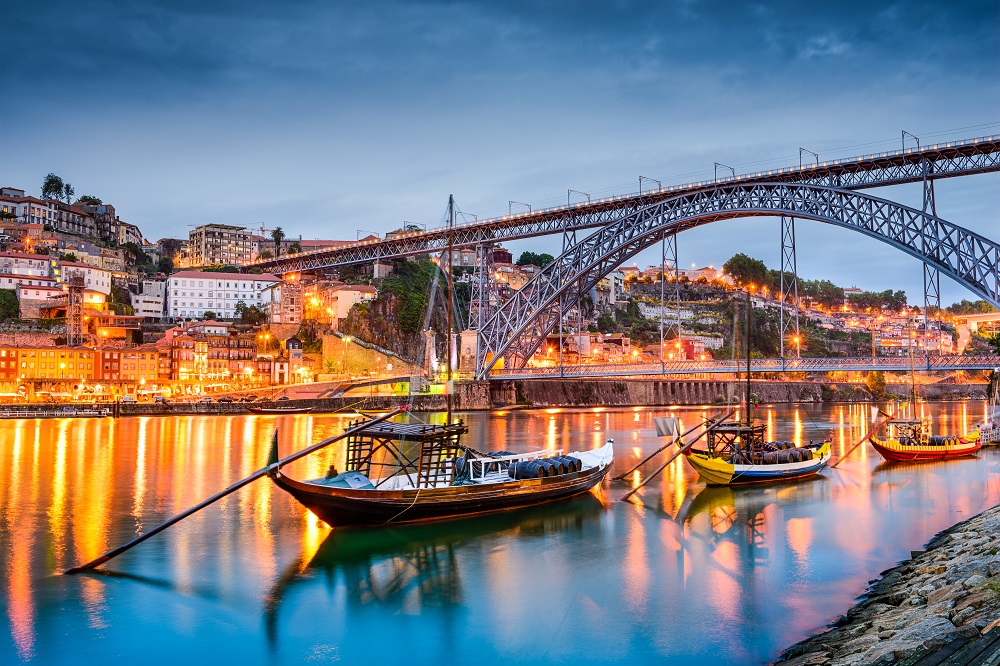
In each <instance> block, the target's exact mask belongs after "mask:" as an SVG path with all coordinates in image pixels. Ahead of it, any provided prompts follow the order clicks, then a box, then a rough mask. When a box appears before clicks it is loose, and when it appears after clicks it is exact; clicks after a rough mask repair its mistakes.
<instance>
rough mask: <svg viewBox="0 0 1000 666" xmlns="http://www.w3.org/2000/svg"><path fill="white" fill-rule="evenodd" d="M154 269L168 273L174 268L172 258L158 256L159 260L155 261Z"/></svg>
mask: <svg viewBox="0 0 1000 666" xmlns="http://www.w3.org/2000/svg"><path fill="white" fill-rule="evenodd" d="M156 270H158V271H160V272H161V273H165V274H167V275H170V272H171V271H173V270H174V260H173V259H171V258H170V257H160V260H159V261H158V262H157V263H156Z"/></svg>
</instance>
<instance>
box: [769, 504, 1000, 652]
mask: <svg viewBox="0 0 1000 666" xmlns="http://www.w3.org/2000/svg"><path fill="white" fill-rule="evenodd" d="M831 626H832V628H831V629H829V630H828V631H825V632H823V633H822V634H819V635H816V636H812V637H811V638H808V639H806V640H804V641H802V642H800V643H797V644H795V645H793V646H792V647H790V648H788V649H787V650H785V651H784V652H783V653H782V655H781V657H780V658H779V659H778V661H776V662H775V663H776V664H782V665H783V666H813V665H818V664H827V665H829V666H851V665H854V664H858V665H861V664H864V665H865V666H882V665H887V664H894V663H897V662H899V661H901V660H912V659H913V658H915V657H918V656H919V655H921V654H923V653H928V652H933V651H935V650H939V649H941V648H943V647H944V646H946V645H948V644H950V643H952V642H953V641H957V640H969V639H972V638H976V637H978V636H980V635H982V634H985V633H987V632H989V631H994V632H995V631H1000V506H996V507H993V508H992V509H988V510H986V511H984V512H983V513H980V514H979V515H977V516H975V517H973V518H970V519H969V520H966V521H963V522H961V523H959V524H957V525H955V526H953V527H951V528H949V529H947V530H945V531H943V532H941V533H940V534H938V535H937V536H935V537H934V538H933V539H932V540H931V541H930V543H928V544H927V550H925V551H922V552H914V553H913V558H912V559H910V560H907V561H905V562H903V563H902V564H900V565H898V566H896V567H893V568H892V569H888V570H886V571H884V572H882V575H881V577H880V578H879V579H878V580H877V581H874V582H873V584H872V586H871V587H870V588H869V591H868V593H867V594H866V595H865V597H864V598H863V600H862V601H860V602H859V603H858V604H856V605H855V606H854V607H853V608H851V609H850V610H849V611H848V612H847V615H845V616H842V617H841V618H839V619H838V620H837V621H836V622H834V623H833V625H831Z"/></svg>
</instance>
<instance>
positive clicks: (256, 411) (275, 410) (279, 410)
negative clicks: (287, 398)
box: [246, 406, 316, 414]
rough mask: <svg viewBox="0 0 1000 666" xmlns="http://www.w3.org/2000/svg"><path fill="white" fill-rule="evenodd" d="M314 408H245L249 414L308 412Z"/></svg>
mask: <svg viewBox="0 0 1000 666" xmlns="http://www.w3.org/2000/svg"><path fill="white" fill-rule="evenodd" d="M314 409H316V408H315V407H256V406H248V407H246V410H247V411H248V412H250V413H251V414H308V413H309V412H311V411H313V410H314Z"/></svg>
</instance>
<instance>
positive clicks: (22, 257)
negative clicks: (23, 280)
mask: <svg viewBox="0 0 1000 666" xmlns="http://www.w3.org/2000/svg"><path fill="white" fill-rule="evenodd" d="M0 273H5V274H10V275H35V276H38V277H49V257H48V255H44V254H26V253H24V252H0Z"/></svg>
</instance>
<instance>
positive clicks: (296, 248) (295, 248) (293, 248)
mask: <svg viewBox="0 0 1000 666" xmlns="http://www.w3.org/2000/svg"><path fill="white" fill-rule="evenodd" d="M301 251H302V246H301V245H299V244H298V243H292V244H291V245H289V246H288V254H298V253H299V252H301Z"/></svg>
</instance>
